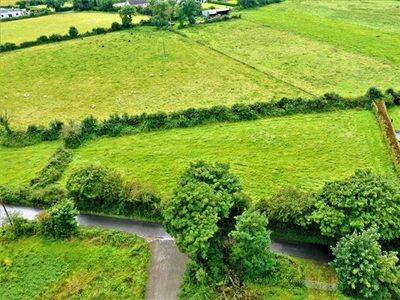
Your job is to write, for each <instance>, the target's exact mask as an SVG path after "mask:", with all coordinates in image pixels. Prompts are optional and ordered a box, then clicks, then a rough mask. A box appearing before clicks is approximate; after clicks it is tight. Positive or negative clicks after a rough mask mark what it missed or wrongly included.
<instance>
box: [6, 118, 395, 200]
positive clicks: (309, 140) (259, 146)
mask: <svg viewBox="0 0 400 300" xmlns="http://www.w3.org/2000/svg"><path fill="white" fill-rule="evenodd" d="M59 145H60V142H52V143H42V144H39V145H36V146H30V147H26V148H21V149H7V148H0V156H1V157H2V160H1V166H0V167H1V169H2V170H3V171H2V176H1V177H0V184H6V185H14V186H18V185H21V184H27V183H29V180H30V179H31V178H33V177H34V176H35V174H36V173H37V172H38V171H39V170H40V169H41V168H42V167H43V166H44V164H45V163H46V161H47V159H48V158H49V157H50V155H51V153H52V152H53V151H54V150H55V149H56V148H57V146H59ZM115 145H118V147H115ZM73 153H74V159H73V162H72V163H71V165H70V168H69V169H68V170H67V171H66V174H65V176H64V179H63V180H62V183H63V184H64V183H65V179H66V177H67V176H68V174H69V173H70V172H71V168H73V167H74V165H79V164H81V163H85V162H86V163H90V162H100V163H102V164H104V165H105V166H108V167H110V168H116V169H118V170H120V171H122V172H123V174H124V176H125V178H126V179H127V180H137V181H140V182H142V183H144V184H146V185H150V186H152V187H154V188H155V189H156V190H158V191H159V192H160V193H161V195H163V196H164V198H168V197H170V196H171V195H172V193H173V190H174V188H175V187H176V186H177V182H178V179H179V176H180V175H181V174H182V172H183V170H184V169H185V168H187V167H188V166H189V163H190V162H192V161H195V160H198V159H203V160H205V161H210V162H215V161H220V162H224V163H229V164H230V166H231V171H232V173H233V174H235V175H236V176H238V177H239V179H240V181H241V182H242V184H243V188H244V191H245V192H246V193H248V194H249V195H250V196H252V197H253V200H254V201H257V200H258V199H259V198H261V197H268V196H270V195H271V194H272V193H274V192H276V191H277V190H278V189H280V188H283V187H286V186H298V187H299V188H301V189H303V190H307V191H312V190H316V189H318V188H320V187H322V185H323V184H324V183H325V182H326V181H330V180H334V179H341V178H345V177H347V176H349V175H351V174H352V173H354V171H355V170H356V169H364V168H371V169H372V170H373V171H374V172H376V173H379V174H384V175H388V176H394V173H393V170H392V165H391V161H390V159H389V157H388V154H387V150H386V148H385V145H384V143H383V141H382V138H381V135H380V131H379V129H378V125H377V124H376V121H375V117H374V115H373V114H372V113H371V112H369V111H339V112H334V113H324V114H309V115H295V116H289V117H282V118H271V119H263V120H257V121H249V122H240V123H221V124H214V125H207V126H201V127H196V128H190V129H173V130H165V131H158V132H152V133H143V134H138V135H134V136H127V137H119V138H102V139H98V140H95V141H88V142H86V143H85V144H84V145H82V146H81V147H80V148H78V149H76V150H74V152H73Z"/></svg>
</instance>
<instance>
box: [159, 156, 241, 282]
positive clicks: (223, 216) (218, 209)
mask: <svg viewBox="0 0 400 300" xmlns="http://www.w3.org/2000/svg"><path fill="white" fill-rule="evenodd" d="M240 191H241V185H240V183H239V181H238V179H237V178H236V177H235V176H233V175H232V174H230V173H229V166H228V165H225V164H220V163H216V164H215V165H212V164H207V163H205V162H204V161H198V162H196V163H192V164H191V165H190V167H189V168H188V169H187V170H186V171H185V172H184V174H183V175H182V177H181V180H180V183H179V186H178V188H177V190H176V191H175V195H174V197H173V198H172V199H171V200H170V201H168V202H167V203H166V204H165V207H164V209H163V217H164V225H165V227H166V229H167V231H168V232H169V233H170V234H171V235H173V236H174V237H175V239H176V243H177V245H178V247H179V249H180V250H181V251H183V252H185V253H187V254H188V256H189V257H190V258H191V259H192V260H193V261H194V262H196V263H197V264H199V265H200V267H199V268H200V269H201V270H203V271H202V272H207V274H209V275H210V276H211V277H212V278H214V279H221V277H222V276H223V275H224V274H225V273H226V271H227V266H226V264H225V263H224V261H225V257H224V255H226V251H225V249H224V248H225V241H226V240H227V234H228V233H229V231H230V229H231V228H233V225H234V217H235V216H236V215H238V214H241V213H242V212H243V210H244V209H245V208H247V206H248V204H247V201H246V198H244V197H242V195H241V194H240Z"/></svg>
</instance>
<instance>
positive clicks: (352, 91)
mask: <svg viewBox="0 0 400 300" xmlns="http://www.w3.org/2000/svg"><path fill="white" fill-rule="evenodd" d="M288 2H289V3H290V2H291V1H288ZM272 6H273V5H272ZM273 7H279V6H273ZM279 12H280V11H277V16H276V15H275V11H269V10H268V8H262V9H259V10H254V11H249V12H247V11H245V12H244V13H243V14H244V17H243V18H242V19H241V20H234V21H231V22H223V23H214V24H206V25H203V26H202V27H190V28H187V29H184V33H185V34H187V35H188V36H189V38H190V39H192V40H194V41H198V42H200V43H201V44H204V45H206V46H207V47H209V48H210V49H215V50H217V51H220V52H222V53H224V54H225V55H227V57H231V58H233V59H236V60H239V61H241V62H243V63H245V64H247V65H249V66H251V67H254V68H256V69H258V70H260V71H261V72H264V73H265V74H266V76H271V77H274V78H277V79H279V80H282V81H283V82H286V83H288V84H292V85H293V86H296V87H299V88H301V89H303V90H304V91H306V92H308V93H310V94H313V95H322V94H324V93H327V92H335V93H339V94H341V95H343V96H353V97H354V96H359V95H363V94H365V92H366V91H367V90H368V88H369V87H371V86H376V87H379V88H381V89H383V90H385V89H386V88H388V87H391V86H393V87H397V86H398V85H399V82H400V62H397V61H396V60H397V58H396V57H400V50H398V49H400V42H399V41H400V34H398V35H397V37H396V38H393V40H391V41H383V40H382V41H381V42H380V43H379V44H376V45H375V48H373V47H372V46H367V45H369V43H372V42H369V40H368V39H366V37H365V36H364V35H360V34H358V33H354V34H353V33H352V35H351V38H354V39H355V40H356V41H357V39H362V40H363V41H364V43H365V44H366V45H365V47H366V48H368V47H369V48H371V49H370V50H369V51H370V52H369V53H364V52H363V51H364V44H363V45H361V46H358V47H359V48H360V51H356V50H354V49H350V48H346V47H341V45H336V44H335V43H334V42H330V41H325V40H323V39H322V38H319V37H318V36H312V35H311V34H309V33H308V31H307V32H306V33H304V35H302V34H299V33H298V32H296V31H294V30H291V31H290V30H288V29H287V28H286V27H285V26H286V23H285V22H288V23H291V22H299V23H301V24H307V19H301V18H302V17H301V16H303V15H302V14H301V13H297V14H298V16H299V18H300V20H296V19H295V18H294V17H293V16H290V17H285V16H280V15H279ZM272 16H273V18H277V19H279V20H281V19H280V18H282V20H284V21H282V23H283V24H280V23H279V24H278V25H276V26H273V27H271V26H269V25H268V24H269V18H272ZM304 18H305V17H304ZM315 18H316V20H315V24H314V27H307V29H308V30H310V31H311V29H312V28H318V30H319V32H320V34H321V35H326V36H331V35H332V34H333V35H334V33H332V32H331V28H332V27H334V28H336V27H335V24H331V25H330V26H325V27H324V26H320V24H319V23H318V22H319V21H320V18H317V17H315ZM321 22H322V21H321ZM352 26H353V25H352ZM338 27H339V29H335V30H341V32H342V35H345V34H346V32H347V29H346V28H345V27H341V26H338ZM304 30H306V29H304ZM360 30H361V29H360ZM365 30H369V31H368V34H369V35H379V34H381V35H382V33H376V32H374V31H373V30H372V29H371V30H370V29H365ZM366 34H367V33H366ZM393 35H395V34H393ZM348 42H349V43H350V41H348ZM369 48H368V49H369ZM393 49H395V50H393ZM375 50H376V51H378V50H379V51H380V52H379V53H375V52H374V51H375ZM386 50H387V51H386ZM381 56H385V57H387V58H388V61H384V60H383V59H382V57H381Z"/></svg>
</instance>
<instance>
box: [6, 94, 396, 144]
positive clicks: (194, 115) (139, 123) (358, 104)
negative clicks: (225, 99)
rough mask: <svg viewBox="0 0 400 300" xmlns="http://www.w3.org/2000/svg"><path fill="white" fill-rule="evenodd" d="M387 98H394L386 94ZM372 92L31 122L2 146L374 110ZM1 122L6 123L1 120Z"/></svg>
mask: <svg viewBox="0 0 400 300" xmlns="http://www.w3.org/2000/svg"><path fill="white" fill-rule="evenodd" d="M387 97H391V96H390V95H387ZM371 104H372V102H371V99H370V95H369V94H367V95H365V96H361V97H357V98H353V99H347V98H343V97H341V96H339V95H337V94H325V95H324V96H322V97H318V98H314V99H303V98H294V99H290V98H282V99H280V100H279V101H270V102H256V103H252V104H244V103H238V104H234V105H232V106H231V107H228V106H224V105H217V106H212V107H209V108H188V109H185V110H181V111H176V112H168V113H167V112H156V113H151V114H148V113H142V114H141V115H129V114H128V113H124V114H122V115H119V114H112V115H110V117H109V118H108V119H105V120H102V121H100V120H98V119H96V118H95V117H93V116H88V117H87V118H85V119H84V120H82V121H81V122H80V123H75V122H72V121H70V122H69V123H68V124H63V123H62V122H61V121H57V120H56V121H52V122H51V123H50V125H49V128H46V127H44V126H37V125H29V126H28V129H27V130H26V131H22V130H18V131H13V130H12V129H10V126H9V124H7V126H8V129H9V130H6V131H3V132H0V138H1V140H0V145H2V146H5V147H23V146H27V145H33V144H37V143H40V142H41V141H47V140H56V139H58V137H59V136H60V135H62V138H63V141H64V146H65V147H66V148H71V149H74V148H78V147H79V146H80V145H81V144H82V143H83V142H84V141H85V140H90V139H94V138H96V137H100V136H112V137H115V136H122V135H131V134H137V133H141V132H149V131H157V130H165V129H172V128H188V127H195V126H200V125H204V124H211V123H217V122H240V121H247V120H256V119H261V118H268V117H281V116H287V115H293V114H299V113H320V112H329V111H334V110H338V109H339V110H340V109H371ZM0 125H3V126H5V125H4V124H2V123H0Z"/></svg>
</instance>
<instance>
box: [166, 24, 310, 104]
mask: <svg viewBox="0 0 400 300" xmlns="http://www.w3.org/2000/svg"><path fill="white" fill-rule="evenodd" d="M171 32H174V33H175V34H178V35H180V36H182V37H185V38H187V39H189V40H191V41H193V42H195V43H197V44H199V45H201V46H203V47H206V48H208V49H210V50H212V51H214V52H217V53H219V54H221V55H223V56H225V57H228V58H229V59H232V60H234V61H236V62H238V63H240V64H242V65H244V66H246V67H248V68H250V69H253V70H255V71H257V72H260V73H262V74H264V75H266V76H268V77H270V78H273V79H275V80H277V81H280V82H283V83H285V84H287V85H289V86H291V87H293V88H295V89H297V90H300V91H302V92H304V93H306V94H308V95H310V96H313V97H317V95H316V94H313V93H312V92H309V91H307V90H305V89H303V88H301V87H299V86H297V85H294V84H293V83H291V82H289V81H287V80H285V79H282V78H279V77H277V76H275V75H274V74H272V73H270V72H267V71H263V70H260V69H259V68H257V67H255V66H252V65H250V64H248V63H246V62H244V61H242V60H240V59H238V58H235V57H232V56H230V55H228V54H226V53H224V52H222V51H220V50H218V49H215V48H213V47H211V46H209V45H206V44H205V43H203V42H201V41H199V40H196V39H193V38H191V37H189V36H187V35H186V34H184V33H180V32H177V31H175V30H171Z"/></svg>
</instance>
